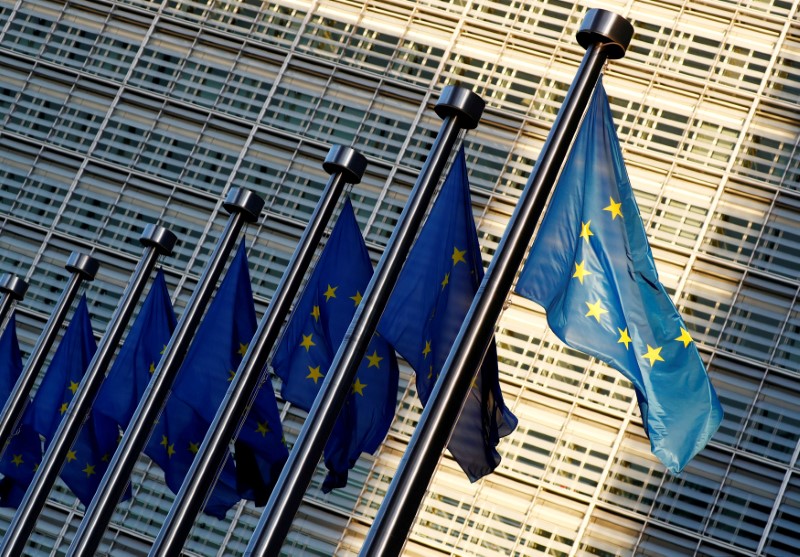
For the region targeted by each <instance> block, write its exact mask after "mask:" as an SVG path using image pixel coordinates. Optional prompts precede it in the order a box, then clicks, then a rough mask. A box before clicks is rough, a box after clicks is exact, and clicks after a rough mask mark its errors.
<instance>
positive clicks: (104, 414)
mask: <svg viewBox="0 0 800 557" xmlns="http://www.w3.org/2000/svg"><path fill="white" fill-rule="evenodd" d="M174 328H175V312H174V311H173V310H172V304H171V303H170V300H169V293H168V291H167V283H166V280H165V279H164V272H163V271H162V270H160V269H159V271H158V273H157V274H156V277H155V279H154V280H153V285H152V286H151V287H150V292H149V293H148V295H147V297H146V298H145V301H144V303H143V304H142V307H141V309H140V310H139V314H138V315H137V317H136V320H135V321H134V323H133V326H132V327H131V330H130V331H129V332H128V336H127V337H126V339H125V343H124V344H123V345H122V347H121V348H120V351H119V354H118V356H117V358H116V359H115V360H114V364H113V365H112V366H111V369H110V370H109V372H108V375H107V377H106V379H105V381H104V382H103V384H102V386H101V387H100V391H99V394H98V396H97V400H96V401H95V403H94V406H92V409H91V411H90V414H89V417H88V419H87V420H86V423H85V424H84V425H83V427H82V428H81V431H80V433H79V434H78V437H77V439H76V440H75V442H74V444H73V446H72V447H71V449H70V450H69V451H68V452H67V457H66V462H65V463H64V467H63V468H62V469H61V478H62V479H63V480H64V482H65V483H66V484H67V486H68V487H69V488H70V489H71V490H72V492H73V493H75V495H77V496H78V499H80V500H81V502H82V503H83V504H84V505H85V506H88V504H89V502H90V501H91V500H92V498H93V497H94V494H95V492H96V491H97V486H98V485H99V484H100V480H101V479H102V477H103V475H104V474H105V472H106V470H107V468H108V464H109V461H110V459H111V456H113V454H114V451H116V449H117V444H118V442H119V438H120V429H123V430H124V429H125V428H126V427H127V426H128V423H129V422H130V419H131V417H132V416H133V412H134V411H135V409H136V406H137V404H138V403H139V399H140V397H141V395H142V394H143V392H144V389H145V388H146V387H147V384H148V382H149V381H150V377H151V375H152V373H153V371H155V368H156V366H157V365H158V361H159V359H160V358H161V354H162V353H163V351H164V348H165V347H166V345H167V343H168V342H169V338H170V336H171V335H172V331H173V330H174ZM128 497H130V487H128V489H127V490H126V493H125V495H124V496H123V500H124V499H127V498H128Z"/></svg>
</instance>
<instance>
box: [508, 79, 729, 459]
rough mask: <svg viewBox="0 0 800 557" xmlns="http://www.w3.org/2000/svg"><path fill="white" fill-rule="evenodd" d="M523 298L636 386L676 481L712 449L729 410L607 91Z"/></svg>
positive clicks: (550, 215) (593, 107)
mask: <svg viewBox="0 0 800 557" xmlns="http://www.w3.org/2000/svg"><path fill="white" fill-rule="evenodd" d="M516 290H517V292H518V293H519V294H521V295H523V296H525V297H526V298H530V299H531V300H533V301H534V302H537V303H538V304H540V305H542V306H543V307H544V308H545V310H546V311H547V322H548V323H549V325H550V328H551V329H552V330H553V332H554V333H555V334H556V335H558V337H559V338H560V339H561V340H562V341H564V342H565V343H566V344H568V345H569V346H571V347H573V348H575V349H577V350H580V351H582V352H585V353H587V354H590V355H592V356H595V357H596V358H598V359H600V360H602V361H603V362H606V363H607V364H609V365H611V366H613V367H614V368H616V369H618V370H619V371H620V372H622V374H623V375H624V376H625V377H626V378H627V379H628V380H629V381H630V382H631V383H633V387H634V390H635V392H636V397H637V400H638V402H639V408H640V410H641V413H642V421H643V423H644V428H645V431H646V432H647V435H648V437H649V438H650V445H651V448H652V451H653V453H654V454H655V455H656V456H657V457H658V458H659V459H660V460H661V461H662V462H663V463H664V465H665V466H666V467H667V468H668V469H669V470H670V471H671V472H672V473H678V472H680V471H681V470H682V469H683V467H684V466H685V465H686V463H687V462H688V461H689V460H690V459H691V458H692V457H693V456H694V455H695V454H697V453H698V452H699V451H700V450H701V449H702V448H703V447H704V446H705V445H706V443H708V441H709V439H711V436H712V435H713V434H714V432H715V431H716V430H717V428H718V427H719V424H720V422H721V420H722V407H721V406H720V403H719V400H718V399H717V395H716V393H715V392H714V388H713V387H712V385H711V382H710V381H709V379H708V375H707V374H706V371H705V368H704V366H703V362H702V360H701V359H700V355H699V354H698V352H697V348H696V347H695V345H694V342H693V341H692V337H691V335H690V333H689V331H687V329H686V326H685V325H684V323H683V321H682V320H681V318H680V316H679V315H678V311H677V309H676V308H675V306H674V305H673V303H672V301H671V300H670V298H669V296H668V295H667V293H666V292H665V291H664V287H663V286H662V285H661V283H660V282H659V280H658V274H657V272H656V267H655V263H654V261H653V256H652V254H651V252H650V246H649V245H648V243H647V236H646V234H645V230H644V227H643V225H642V221H641V217H640V216H639V209H638V207H637V205H636V200H635V199H634V196H633V191H632V189H631V185H630V182H629V180H628V175H627V172H626V170H625V165H624V163H623V160H622V152H621V150H620V147H619V142H618V140H617V136H616V131H615V129H614V121H613V118H612V115H611V109H610V107H609V104H608V98H607V97H606V93H605V90H604V89H603V85H602V82H598V84H597V89H596V90H595V93H594V97H593V99H592V102H591V104H590V105H589V108H588V111H587V113H586V116H585V118H584V121H583V124H582V125H581V129H580V131H579V133H578V136H577V138H576V140H575V144H574V146H573V148H572V153H571V154H570V156H569V158H568V160H567V163H566V165H565V167H564V170H563V172H562V175H561V178H560V179H559V182H558V185H557V186H556V190H555V193H554V194H553V197H552V199H551V201H550V206H549V207H548V209H547V212H546V214H545V217H544V220H543V221H542V224H541V225H540V227H539V232H538V233H537V235H536V241H535V242H534V244H533V247H532V248H531V251H530V254H529V255H528V260H527V262H526V264H525V267H524V268H523V270H522V273H521V275H520V277H519V281H518V283H517V288H516Z"/></svg>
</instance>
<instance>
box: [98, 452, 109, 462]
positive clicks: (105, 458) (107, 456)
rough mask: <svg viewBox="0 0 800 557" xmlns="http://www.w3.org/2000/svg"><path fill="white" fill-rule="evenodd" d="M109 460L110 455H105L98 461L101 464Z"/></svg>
mask: <svg viewBox="0 0 800 557" xmlns="http://www.w3.org/2000/svg"><path fill="white" fill-rule="evenodd" d="M110 458H111V455H110V454H108V453H106V454H104V455H103V458H101V459H100V460H102V461H103V462H108V461H109V459H110Z"/></svg>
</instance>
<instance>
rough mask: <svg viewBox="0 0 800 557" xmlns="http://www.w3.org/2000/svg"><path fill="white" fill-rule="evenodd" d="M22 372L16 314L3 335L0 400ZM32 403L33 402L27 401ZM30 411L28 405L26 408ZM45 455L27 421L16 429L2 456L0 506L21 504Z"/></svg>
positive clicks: (6, 394) (5, 396)
mask: <svg viewBox="0 0 800 557" xmlns="http://www.w3.org/2000/svg"><path fill="white" fill-rule="evenodd" d="M21 373H22V353H21V352H20V349H19V341H18V339H17V321H16V316H15V314H14V313H12V314H11V317H9V319H8V323H7V324H6V328H5V330H4V331H3V334H2V336H0V400H2V401H3V403H5V401H6V400H7V399H8V397H9V395H11V391H12V390H13V389H14V385H15V384H16V382H17V379H19V376H20V374H21ZM28 404H29V405H30V403H28ZM26 411H27V408H26ZM41 458H42V444H41V441H40V440H39V435H38V434H37V433H36V432H35V431H33V428H32V427H31V425H30V424H29V423H26V421H25V420H23V421H22V424H21V425H20V426H19V427H18V428H17V431H16V432H14V434H13V435H12V437H11V439H10V440H9V442H8V446H7V447H5V451H4V452H3V456H2V458H0V474H2V475H3V479H2V480H0V507H12V508H15V507H18V506H19V504H20V502H21V501H22V497H23V496H24V495H25V491H26V490H27V489H28V485H29V484H30V483H31V480H32V479H33V475H34V474H35V473H36V467H37V466H38V464H39V462H41Z"/></svg>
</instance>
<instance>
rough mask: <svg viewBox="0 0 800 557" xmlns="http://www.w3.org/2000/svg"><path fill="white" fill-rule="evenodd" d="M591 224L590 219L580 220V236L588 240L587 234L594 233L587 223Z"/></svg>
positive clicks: (591, 234) (592, 234)
mask: <svg viewBox="0 0 800 557" xmlns="http://www.w3.org/2000/svg"><path fill="white" fill-rule="evenodd" d="M590 224H592V221H587V222H581V238H583V239H584V240H586V241H587V242H588V241H589V236H594V233H593V232H592V231H591V230H590V229H589V225H590Z"/></svg>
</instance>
